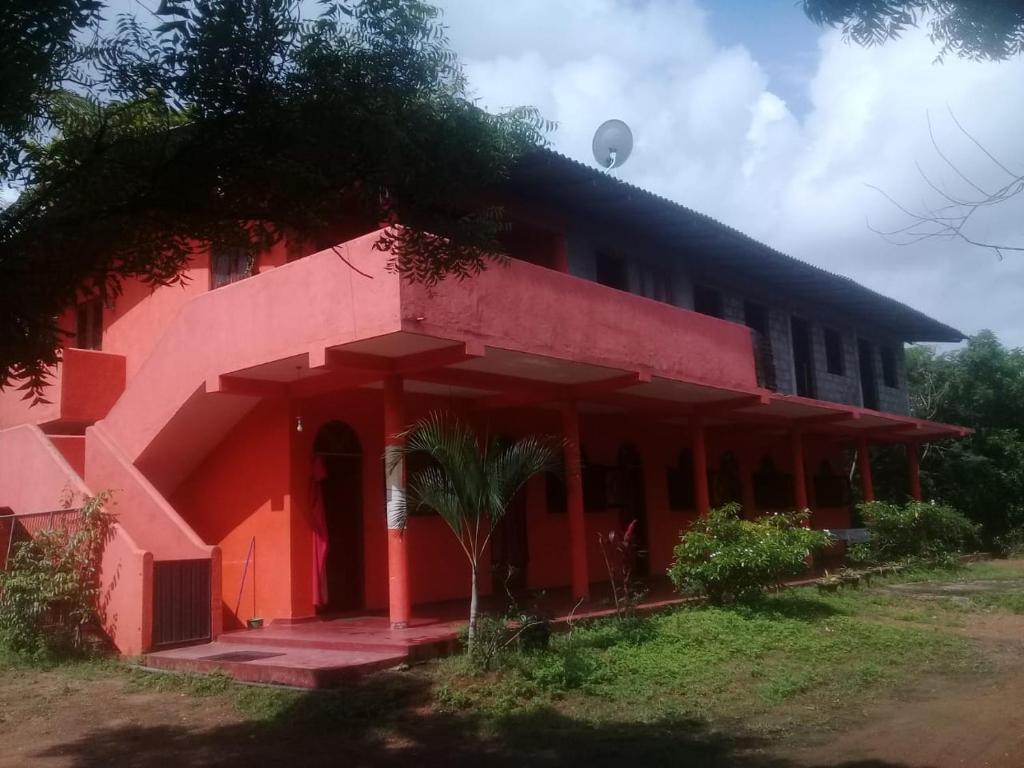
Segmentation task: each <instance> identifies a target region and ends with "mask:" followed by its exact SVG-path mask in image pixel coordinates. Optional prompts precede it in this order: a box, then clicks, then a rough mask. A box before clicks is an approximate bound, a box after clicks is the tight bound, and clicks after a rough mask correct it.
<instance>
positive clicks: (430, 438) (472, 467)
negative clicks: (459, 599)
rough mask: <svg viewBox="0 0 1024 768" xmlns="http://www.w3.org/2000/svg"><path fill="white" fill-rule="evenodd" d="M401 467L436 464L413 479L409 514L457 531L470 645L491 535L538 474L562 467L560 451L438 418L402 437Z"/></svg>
mask: <svg viewBox="0 0 1024 768" xmlns="http://www.w3.org/2000/svg"><path fill="white" fill-rule="evenodd" d="M402 437H403V438H404V444H403V446H402V447H400V448H398V450H397V451H396V453H395V454H393V456H392V459H391V461H393V462H397V461H399V460H400V459H401V458H402V457H404V456H408V455H411V454H423V455H426V456H427V457H429V459H430V464H429V466H427V467H426V468H425V469H422V470H420V471H418V472H416V473H414V474H412V475H411V476H410V477H409V479H408V490H407V494H406V509H417V508H422V507H427V508H430V509H433V510H435V511H436V512H437V513H438V514H439V515H440V516H441V517H442V518H443V519H444V521H445V522H446V523H448V526H449V527H450V528H451V529H452V532H453V533H454V534H455V536H456V538H458V540H459V544H460V545H461V546H462V551H463V552H465V554H466V558H467V559H468V560H469V567H470V572H471V578H472V581H471V585H470V602H469V642H470V644H471V645H472V643H473V640H474V638H475V635H476V619H477V608H478V595H477V571H478V567H479V564H480V557H481V555H482V554H483V553H484V551H486V548H487V543H488V542H489V541H490V539H491V533H492V532H493V531H494V527H495V526H496V525H497V524H498V522H499V521H500V520H501V518H502V517H503V516H504V515H505V512H506V510H507V509H508V506H509V504H510V503H511V501H512V499H513V498H515V495H516V494H517V493H518V492H519V491H520V490H521V489H522V487H523V486H524V485H525V484H526V481H527V480H529V479H530V478H531V477H533V476H534V475H536V474H539V473H541V472H546V471H548V470H552V469H554V468H555V467H556V466H557V463H558V462H557V458H558V453H559V452H558V445H557V443H555V441H553V440H550V439H548V438H544V437H524V438H522V439H521V440H517V441H514V442H509V441H505V440H501V439H499V438H490V439H487V440H485V441H482V442H481V441H480V440H478V439H477V436H476V434H475V433H474V432H473V430H472V429H471V428H470V427H469V425H468V424H466V423H464V422H462V421H460V420H459V419H457V418H455V417H452V416H446V415H444V414H441V413H432V414H430V415H429V416H427V417H426V418H423V419H421V420H420V421H418V422H416V423H415V424H414V425H413V426H412V427H411V428H410V429H408V430H407V431H406V432H404V433H403V434H402Z"/></svg>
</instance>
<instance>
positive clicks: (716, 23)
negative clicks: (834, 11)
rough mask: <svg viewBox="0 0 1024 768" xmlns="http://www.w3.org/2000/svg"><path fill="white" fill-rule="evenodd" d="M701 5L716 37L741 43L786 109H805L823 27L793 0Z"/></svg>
mask: <svg viewBox="0 0 1024 768" xmlns="http://www.w3.org/2000/svg"><path fill="white" fill-rule="evenodd" d="M705 11H706V12H707V15H708V26H709V27H710V29H711V34H712V36H713V37H714V38H715V40H717V41H718V42H719V43H721V44H722V45H724V46H730V45H740V46H744V47H746V48H747V49H748V50H749V51H750V53H751V54H752V55H753V57H754V59H755V60H757V61H758V62H760V64H761V66H762V67H763V68H764V70H765V72H766V74H767V76H768V84H769V87H770V88H771V89H772V90H773V91H775V92H776V93H777V94H778V95H779V96H780V97H781V98H782V99H783V100H784V101H785V102H786V104H787V105H788V106H789V108H790V111H792V112H793V113H794V114H796V115H798V116H803V115H805V114H806V113H807V110H808V109H809V108H810V102H809V101H808V98H807V84H808V82H809V81H810V78H811V76H812V75H813V73H814V68H815V63H816V60H817V57H818V38H819V36H820V35H821V32H822V30H821V28H820V27H818V26H817V25H816V24H814V23H813V22H812V21H811V20H810V19H808V18H807V16H805V15H804V13H803V10H802V9H801V8H800V6H799V4H798V3H797V2H796V0H760V1H759V2H751V1H750V0H746V2H744V0H717V1H716V2H707V3H705Z"/></svg>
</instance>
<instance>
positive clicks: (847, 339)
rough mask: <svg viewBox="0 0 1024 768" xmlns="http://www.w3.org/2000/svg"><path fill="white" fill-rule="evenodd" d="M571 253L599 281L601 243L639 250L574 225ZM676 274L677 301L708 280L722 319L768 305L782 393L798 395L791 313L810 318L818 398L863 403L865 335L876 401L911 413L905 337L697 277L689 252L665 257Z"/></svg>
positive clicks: (574, 269)
mask: <svg viewBox="0 0 1024 768" xmlns="http://www.w3.org/2000/svg"><path fill="white" fill-rule="evenodd" d="M567 245H568V252H569V271H570V273H571V274H573V275H575V276H576V277H581V278H584V279H586V280H595V279H596V277H597V274H596V258H595V254H596V252H597V250H598V247H599V246H607V247H609V248H612V249H614V250H615V251H616V252H618V253H621V254H622V255H623V256H624V257H626V258H628V257H629V256H630V254H631V252H632V253H639V248H638V246H637V245H636V244H635V243H631V242H628V241H626V242H618V241H617V240H616V238H614V237H613V236H611V235H609V236H607V237H606V236H603V235H602V233H595V232H593V231H591V230H590V229H583V228H579V227H577V228H573V229H570V230H569V233H568V235H567ZM668 256H669V255H668V254H666V260H667V263H668V264H670V265H671V266H670V270H671V274H672V292H673V300H674V303H675V305H676V306H679V307H682V308H684V309H693V290H694V284H695V283H699V284H700V285H706V286H707V287H709V288H714V289H716V290H718V291H720V292H721V294H722V314H723V319H725V320H728V321H730V322H734V323H738V324H740V325H744V324H745V320H746V318H745V317H744V301H745V300H746V299H748V298H749V299H751V300H752V301H757V302H759V303H761V304H764V305H765V306H766V307H767V308H768V333H769V336H770V338H771V345H772V355H773V358H774V360H775V382H776V390H777V391H778V392H780V393H782V394H794V393H795V390H796V383H795V378H796V377H795V373H794V369H793V346H792V332H791V329H790V318H791V317H792V315H793V314H797V315H799V316H800V317H802V318H804V319H806V320H807V321H808V322H809V323H810V326H811V344H812V348H811V354H812V356H813V358H814V379H815V381H814V384H815V392H816V396H817V398H818V399H820V400H828V401H830V402H835V403H844V404H847V405H862V404H863V399H862V396H861V386H860V362H859V360H858V356H857V355H858V352H857V339H858V338H863V339H866V340H867V341H870V342H871V345H872V349H873V354H874V366H873V367H874V370H875V376H876V378H877V389H878V405H879V409H880V410H882V411H887V412H890V413H898V414H907V413H909V412H910V399H909V396H908V393H907V376H906V363H905V359H904V352H903V344H902V342H898V341H893V340H892V339H887V338H884V337H882V336H881V335H880V334H877V333H875V332H873V331H872V329H870V328H861V327H857V326H856V325H855V324H854V323H852V322H849V321H848V320H845V319H844V318H841V317H834V318H833V317H821V316H820V315H821V313H820V312H818V311H814V312H808V311H805V309H804V308H803V307H798V306H794V305H792V304H791V303H780V302H772V301H770V300H768V299H766V298H765V297H764V296H762V295H757V292H756V290H754V289H756V286H751V291H750V293H749V294H745V293H743V292H741V291H738V290H735V289H732V288H729V287H727V286H728V285H729V283H730V282H731V281H729V280H727V279H725V278H722V279H721V280H719V279H714V280H706V279H705V278H704V276H700V277H699V278H698V279H695V278H694V276H693V275H692V274H691V272H690V270H689V269H688V267H687V263H686V255H685V251H684V250H681V251H680V253H678V254H672V255H671V258H667V257H668ZM628 274H629V282H630V289H631V291H632V292H634V293H640V290H639V272H638V267H637V266H636V264H635V262H634V263H633V264H630V265H629V270H628ZM826 328H832V329H834V330H836V331H838V332H839V334H840V336H841V338H842V344H843V363H844V365H843V374H842V375H837V374H832V373H829V372H828V362H827V357H826V354H825V329H826ZM883 346H888V347H891V348H892V350H893V353H894V356H895V359H896V374H897V384H898V386H896V387H887V386H885V382H884V380H883V377H882V355H881V348H882V347H883Z"/></svg>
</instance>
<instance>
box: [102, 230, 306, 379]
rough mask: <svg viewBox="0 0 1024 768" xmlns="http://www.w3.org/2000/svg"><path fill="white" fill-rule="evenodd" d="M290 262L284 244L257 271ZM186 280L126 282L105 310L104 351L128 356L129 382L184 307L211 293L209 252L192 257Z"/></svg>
mask: <svg viewBox="0 0 1024 768" xmlns="http://www.w3.org/2000/svg"><path fill="white" fill-rule="evenodd" d="M287 261H288V252H287V245H286V243H284V242H281V243H278V244H277V245H275V246H274V247H273V248H271V249H270V250H269V251H267V252H265V253H262V254H260V255H259V257H258V258H257V261H256V270H257V272H259V273H262V272H266V271H267V270H270V269H273V268H274V267H277V266H280V265H281V264H284V263H286V262H287ZM185 278H186V279H185V282H184V283H182V284H181V285H179V286H170V287H158V288H154V287H153V286H151V285H147V284H146V283H143V282H142V281H141V280H126V281H125V284H124V291H123V293H122V294H121V295H120V296H118V297H117V300H116V301H115V302H114V306H113V308H112V309H104V311H103V351H104V352H115V353H117V354H121V355H124V356H125V358H126V359H127V364H128V367H127V373H128V378H129V380H130V379H131V378H132V377H133V376H134V375H135V372H136V371H138V369H139V367H140V366H141V365H142V364H143V363H144V362H145V361H146V358H147V357H149V354H150V352H151V351H152V350H153V347H154V346H155V345H156V343H157V341H158V340H159V338H160V335H161V334H162V333H163V331H164V329H165V328H167V326H168V325H170V323H171V321H173V320H174V317H175V315H177V313H178V310H179V309H181V306H182V305H183V304H184V303H185V302H186V301H188V300H189V299H191V298H194V297H195V296H198V295H200V294H203V293H206V292H207V291H209V290H210V259H209V255H208V254H207V253H205V252H202V253H198V254H196V255H195V256H194V257H193V258H192V261H191V262H190V264H189V267H188V269H187V270H186V271H185Z"/></svg>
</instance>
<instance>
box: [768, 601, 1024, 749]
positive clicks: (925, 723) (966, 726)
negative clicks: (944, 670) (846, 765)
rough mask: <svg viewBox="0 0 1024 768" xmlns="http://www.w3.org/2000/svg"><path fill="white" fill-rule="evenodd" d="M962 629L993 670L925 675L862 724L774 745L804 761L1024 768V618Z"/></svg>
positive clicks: (985, 619)
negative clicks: (799, 744)
mask: <svg viewBox="0 0 1024 768" xmlns="http://www.w3.org/2000/svg"><path fill="white" fill-rule="evenodd" d="M956 631H957V632H958V633H960V634H963V635H966V636H967V637H970V638H971V639H972V640H974V641H976V642H977V643H978V645H979V648H980V649H982V650H983V651H984V652H985V656H986V657H987V660H988V661H989V662H990V663H991V664H992V666H993V669H992V670H991V672H986V673H985V674H983V675H979V676H972V677H971V678H970V679H966V680H965V679H949V678H936V679H931V680H927V681H922V682H921V684H920V685H919V686H917V687H916V688H915V689H913V690H912V691H908V692H904V693H903V694H902V695H900V696H895V697H893V698H892V699H891V700H887V701H882V702H877V703H876V704H874V705H873V706H872V707H871V708H870V710H869V711H867V712H865V713H864V715H863V717H864V719H863V720H861V721H860V722H859V723H858V724H857V725H855V726H853V727H851V728H847V729H844V730H841V731H840V732H838V733H837V734H835V735H833V736H832V737H830V738H829V739H828V740H826V741H822V742H819V743H817V744H813V745H811V746H808V747H803V748H796V749H786V748H781V749H778V750H773V751H775V752H776V754H778V755H779V756H784V757H787V758H790V759H792V760H794V761H795V762H797V764H799V765H832V764H835V763H837V762H852V763H854V764H856V763H857V762H858V761H861V762H863V764H864V765H875V764H878V765H898V766H907V768H910V767H911V766H912V767H913V768H924V767H925V766H928V767H929V768H954V767H955V766H970V768H1021V766H1024V616H1013V615H1006V614H972V615H971V616H970V620H969V622H968V624H967V626H965V627H963V628H961V629H958V630H956ZM870 761H877V762H876V763H872V762H870Z"/></svg>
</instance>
